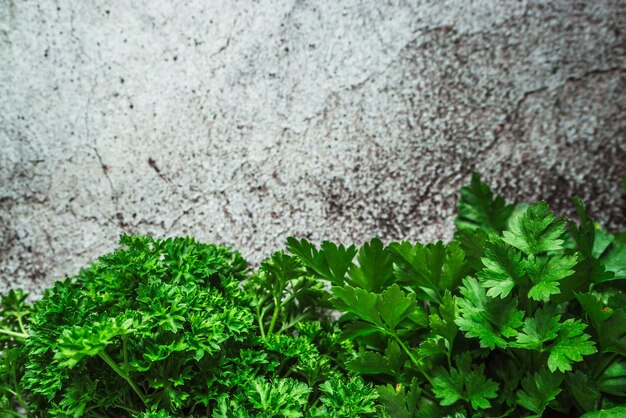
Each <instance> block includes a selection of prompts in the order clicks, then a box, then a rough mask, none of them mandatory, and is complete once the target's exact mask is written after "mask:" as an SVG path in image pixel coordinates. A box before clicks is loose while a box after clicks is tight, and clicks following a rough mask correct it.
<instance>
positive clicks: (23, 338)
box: [0, 329, 28, 340]
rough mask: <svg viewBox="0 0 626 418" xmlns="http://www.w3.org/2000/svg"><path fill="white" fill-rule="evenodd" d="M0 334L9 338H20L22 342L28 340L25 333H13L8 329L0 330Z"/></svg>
mask: <svg viewBox="0 0 626 418" xmlns="http://www.w3.org/2000/svg"><path fill="white" fill-rule="evenodd" d="M0 334H6V335H10V336H11V337H15V338H20V339H22V340H25V339H27V338H28V334H26V333H21V332H15V331H11V330H8V329H0Z"/></svg>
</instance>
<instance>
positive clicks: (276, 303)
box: [267, 297, 281, 337]
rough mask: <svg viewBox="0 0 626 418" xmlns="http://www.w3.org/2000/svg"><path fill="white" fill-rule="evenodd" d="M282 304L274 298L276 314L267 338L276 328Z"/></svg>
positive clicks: (273, 316)
mask: <svg viewBox="0 0 626 418" xmlns="http://www.w3.org/2000/svg"><path fill="white" fill-rule="evenodd" d="M280 307H281V303H280V302H279V299H278V298H276V297H275V298H274V314H273V315H272V322H270V327H269V328H268V329H267V336H268V337H269V336H270V335H272V332H274V327H275V326H276V321H277V320H278V314H279V312H280Z"/></svg>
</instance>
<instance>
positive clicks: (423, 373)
mask: <svg viewBox="0 0 626 418" xmlns="http://www.w3.org/2000/svg"><path fill="white" fill-rule="evenodd" d="M392 335H393V338H394V339H395V340H396V342H397V343H398V344H399V345H400V347H402V349H403V350H404V352H405V353H406V354H407V356H409V359H411V362H412V363H413V364H414V365H415V367H417V370H419V372H420V373H421V374H422V376H424V379H426V381H427V382H428V383H430V385H431V386H434V385H433V382H432V381H431V380H430V376H428V375H427V374H426V373H425V372H424V369H422V366H421V365H420V364H419V362H418V361H417V359H416V358H415V356H414V355H413V353H411V350H409V347H407V346H406V345H405V344H404V343H403V342H402V340H401V339H400V338H399V337H398V336H397V335H396V334H395V333H394V334H392Z"/></svg>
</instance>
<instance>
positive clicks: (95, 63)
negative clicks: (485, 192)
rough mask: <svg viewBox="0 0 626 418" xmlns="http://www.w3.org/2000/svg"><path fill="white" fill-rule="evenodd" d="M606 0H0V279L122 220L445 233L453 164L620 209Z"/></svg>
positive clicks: (42, 280) (204, 232)
mask: <svg viewBox="0 0 626 418" xmlns="http://www.w3.org/2000/svg"><path fill="white" fill-rule="evenodd" d="M625 32H626V2H624V1H601V0H594V1H586V0H585V1H579V2H574V1H571V0H552V1H495V0H482V1H470V0H446V1H417V2H408V1H380V0H361V1H341V2H338V1H335V0H327V1H297V0H284V1H277V0H275V1H252V0H246V1H233V0H224V1H216V0H211V1H201V0H198V1H182V2H173V1H170V0H164V1H147V0H146V1H143V2H141V1H132V2H131V1H127V0H120V1H114V0H110V1H102V2H95V3H94V2H91V1H82V0H80V1H78V0H75V1H72V2H68V1H65V0H59V1H36V2H35V1H33V2H26V1H18V0H0V47H1V49H0V53H1V56H0V149H1V159H0V179H1V184H0V219H1V228H0V232H1V235H0V291H4V290H6V289H7V288H9V287H18V286H22V287H26V288H28V289H30V290H31V291H34V292H35V294H37V293H38V292H40V291H41V289H42V288H43V287H44V286H46V285H48V284H49V283H51V282H52V281H54V280H55V279H59V278H62V277H63V276H65V275H68V274H73V273H75V272H76V271H77V270H78V269H79V268H80V267H81V266H84V265H86V264H87V263H88V262H90V261H91V260H94V259H95V258H96V257H97V256H98V255H101V254H103V253H104V252H107V251H109V250H111V249H113V248H115V246H116V243H117V238H118V236H119V234H120V233H123V232H126V233H133V234H146V233H147V234H154V235H156V236H172V235H182V234H191V235H194V236H196V237H197V238H198V239H200V240H202V241H212V242H218V243H224V244H228V245H233V246H235V247H237V248H239V249H240V250H241V251H242V253H243V254H244V255H245V256H246V257H248V258H249V259H250V260H252V262H258V261H259V260H260V259H261V257H262V256H263V255H267V254H268V253H270V252H271V251H273V250H276V249H279V248H281V247H282V246H283V245H284V242H285V239H286V237H287V236H289V235H292V234H293V235H298V236H306V237H309V238H311V239H313V240H315V241H320V240H322V239H332V240H339V241H343V242H353V241H354V242H362V241H363V240H365V239H368V238H370V237H372V236H380V237H382V238H384V239H398V238H407V239H411V240H435V239H448V238H450V236H451V232H452V225H453V218H454V212H455V203H456V201H457V196H458V194H457V191H458V188H459V187H460V186H461V185H462V184H464V183H465V182H466V181H467V180H468V177H469V173H470V172H471V170H472V169H476V170H478V171H479V172H481V173H482V174H483V178H484V179H485V180H486V181H487V182H489V183H491V184H492V185H494V187H495V189H496V190H497V191H498V192H501V193H503V194H505V195H506V196H508V197H509V198H510V199H511V200H520V201H521V200H524V201H526V200H534V199H538V198H540V197H544V198H545V199H546V200H547V201H548V202H549V203H550V204H551V205H552V206H553V208H555V209H556V210H558V211H559V212H561V213H566V214H567V213H571V204H570V198H571V196H573V195H580V196H582V197H583V198H585V199H586V200H587V201H588V202H589V205H590V209H591V213H592V214H593V216H594V217H595V218H597V219H598V220H600V221H601V222H603V223H605V224H607V225H609V226H610V227H611V228H624V227H625V226H626V213H625V208H626V201H625V198H624V196H623V193H622V192H621V190H620V181H619V180H620V176H621V173H623V171H624V170H625V169H626V113H625V112H624V110H625V108H626V34H625Z"/></svg>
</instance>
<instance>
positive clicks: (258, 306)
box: [256, 303, 265, 339]
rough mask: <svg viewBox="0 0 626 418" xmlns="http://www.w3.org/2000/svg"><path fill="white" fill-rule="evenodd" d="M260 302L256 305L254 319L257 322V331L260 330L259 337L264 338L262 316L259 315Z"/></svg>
mask: <svg viewBox="0 0 626 418" xmlns="http://www.w3.org/2000/svg"><path fill="white" fill-rule="evenodd" d="M260 306H261V304H260V303H259V304H257V306H256V320H257V322H258V323H259V331H261V337H262V338H263V339H265V329H264V328H263V317H262V316H261V308H260Z"/></svg>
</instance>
